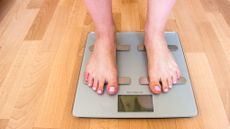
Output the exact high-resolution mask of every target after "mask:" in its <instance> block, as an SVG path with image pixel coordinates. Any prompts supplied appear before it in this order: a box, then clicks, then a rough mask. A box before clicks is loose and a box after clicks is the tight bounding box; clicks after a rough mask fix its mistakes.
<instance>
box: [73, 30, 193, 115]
mask: <svg viewBox="0 0 230 129" xmlns="http://www.w3.org/2000/svg"><path fill="white" fill-rule="evenodd" d="M116 36H117V65H118V75H119V78H118V82H119V91H118V93H117V94H116V95H114V96H110V95H108V94H107V93H106V90H104V94H102V95H98V94H97V93H96V92H95V91H93V90H92V89H91V88H90V87H88V86H87V85H86V84H85V83H84V70H85V67H86V64H87V61H88V59H89V57H90V54H91V52H92V51H93V49H94V46H93V44H94V42H95V33H94V32H90V33H89V34H88V37H87V41H86V45H85V50H84V56H83V61H82V65H81V71H80V75H79V79H78V83H77V92H76V97H75V101H74V107H73V115H74V116H76V117H94V118H169V117H193V116H195V115H196V114H197V108H196V102H195V98H194V95H193V90H192V85H191V81H190V77H189V73H188V70H187V65H186V62H185V59H184V54H183V50H182V47H181V44H180V40H179V37H178V34H177V33H176V32H166V33H165V38H166V40H167V43H168V48H169V50H170V51H171V52H172V54H173V56H174V58H175V60H176V62H177V64H178V66H179V68H180V70H181V76H182V77H181V78H180V79H179V80H178V82H177V84H175V85H174V86H173V88H172V89H171V90H170V91H169V92H168V93H162V94H160V95H155V94H152V93H151V92H150V91H149V87H148V83H149V80H148V77H147V76H148V75H147V58H146V52H145V47H144V45H143V42H144V33H143V32H119V33H117V34H116Z"/></svg>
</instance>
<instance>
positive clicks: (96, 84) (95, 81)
mask: <svg viewBox="0 0 230 129" xmlns="http://www.w3.org/2000/svg"><path fill="white" fill-rule="evenodd" d="M97 87H98V80H97V79H94V81H93V87H92V89H93V90H94V91H96V90H97Z"/></svg>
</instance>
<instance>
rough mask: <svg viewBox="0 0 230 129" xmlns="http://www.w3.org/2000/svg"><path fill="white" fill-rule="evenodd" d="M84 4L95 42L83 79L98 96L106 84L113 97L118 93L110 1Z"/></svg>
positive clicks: (95, 1) (87, 1)
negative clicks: (92, 27) (94, 35)
mask: <svg viewBox="0 0 230 129" xmlns="http://www.w3.org/2000/svg"><path fill="white" fill-rule="evenodd" d="M85 4H86V7H87V9H88V11H89V13H90V15H91V17H92V19H93V22H94V24H95V28H96V30H95V31H96V42H95V44H94V50H93V52H92V54H91V57H90V59H89V61H88V64H87V66H86V70H85V75H84V78H85V81H86V83H87V84H88V85H89V86H90V87H92V89H93V90H95V91H97V93H98V94H102V93H103V87H104V85H105V84H106V85H107V92H108V93H109V94H110V95H113V94H116V93H117V91H118V83H117V66H116V41H115V40H116V39H115V25H114V22H113V18H112V0H85Z"/></svg>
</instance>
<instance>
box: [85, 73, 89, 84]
mask: <svg viewBox="0 0 230 129" xmlns="http://www.w3.org/2000/svg"><path fill="white" fill-rule="evenodd" d="M88 79H89V73H88V72H85V73H84V80H85V82H86V83H88Z"/></svg>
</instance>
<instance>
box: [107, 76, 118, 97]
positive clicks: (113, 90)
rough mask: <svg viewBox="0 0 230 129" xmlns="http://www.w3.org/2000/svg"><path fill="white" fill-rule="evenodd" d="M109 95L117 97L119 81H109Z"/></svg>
mask: <svg viewBox="0 0 230 129" xmlns="http://www.w3.org/2000/svg"><path fill="white" fill-rule="evenodd" d="M106 90H107V93H108V94H109V95H115V94H117V92H118V83H117V79H116V80H109V81H108V84H107V88H106Z"/></svg>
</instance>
